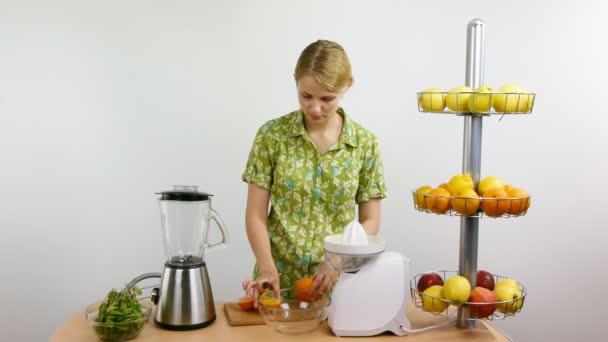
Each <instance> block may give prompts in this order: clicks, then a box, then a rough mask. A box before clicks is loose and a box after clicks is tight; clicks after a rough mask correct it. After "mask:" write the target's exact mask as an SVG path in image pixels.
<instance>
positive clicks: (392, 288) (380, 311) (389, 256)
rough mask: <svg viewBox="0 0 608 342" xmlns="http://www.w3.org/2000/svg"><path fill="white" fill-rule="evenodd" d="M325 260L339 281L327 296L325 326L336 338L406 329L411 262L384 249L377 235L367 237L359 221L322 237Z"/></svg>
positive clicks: (381, 240)
mask: <svg viewBox="0 0 608 342" xmlns="http://www.w3.org/2000/svg"><path fill="white" fill-rule="evenodd" d="M324 252H325V258H326V260H327V262H328V263H329V264H330V265H331V266H332V267H333V268H334V269H335V270H337V271H340V277H339V279H338V281H337V282H336V284H335V286H334V288H333V291H332V296H331V304H330V307H329V314H328V324H329V327H330V328H331V330H332V331H333V333H334V334H335V335H336V336H373V335H378V334H381V333H383V332H386V331H390V332H392V333H394V334H395V335H398V336H403V335H406V334H407V332H408V331H410V330H409V329H410V323H409V321H408V319H407V318H406V315H405V311H406V308H407V302H408V300H409V276H410V260H409V259H408V258H407V257H405V256H404V255H402V254H401V253H398V252H395V251H387V250H386V249H385V242H384V239H382V238H381V237H380V236H374V235H367V234H366V233H365V231H364V230H363V227H362V226H361V225H360V224H359V223H358V222H351V223H350V224H349V225H348V226H347V227H346V228H345V230H344V234H336V235H330V236H327V237H325V240H324Z"/></svg>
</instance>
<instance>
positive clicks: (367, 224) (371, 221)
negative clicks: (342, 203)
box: [359, 199, 381, 235]
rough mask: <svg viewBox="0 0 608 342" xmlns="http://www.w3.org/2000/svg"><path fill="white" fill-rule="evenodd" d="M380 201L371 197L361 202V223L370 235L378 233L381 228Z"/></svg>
mask: <svg viewBox="0 0 608 342" xmlns="http://www.w3.org/2000/svg"><path fill="white" fill-rule="evenodd" d="M380 201H381V200H379V199H371V200H369V201H367V202H363V203H361V204H359V223H361V225H362V226H363V229H365V231H366V232H367V233H368V234H370V235H376V234H378V231H379V230H380Z"/></svg>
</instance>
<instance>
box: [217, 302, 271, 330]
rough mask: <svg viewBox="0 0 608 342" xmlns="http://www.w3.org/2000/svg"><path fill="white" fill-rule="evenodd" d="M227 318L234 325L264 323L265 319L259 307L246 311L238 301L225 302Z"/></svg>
mask: <svg viewBox="0 0 608 342" xmlns="http://www.w3.org/2000/svg"><path fill="white" fill-rule="evenodd" d="M224 312H225V313H226V320H227V321H228V324H230V325H232V326H236V325H257V324H264V319H263V318H262V315H260V312H259V311H258V310H257V309H253V310H249V311H245V310H243V309H241V308H240V307H239V305H238V304H237V303H224Z"/></svg>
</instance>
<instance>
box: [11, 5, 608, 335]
mask: <svg viewBox="0 0 608 342" xmlns="http://www.w3.org/2000/svg"><path fill="white" fill-rule="evenodd" d="M606 6H607V5H605V4H603V3H602V2H601V1H599V0H598V1H578V2H577V5H573V2H571V1H553V2H550V3H549V2H543V4H541V2H540V1H539V2H531V1H503V2H495V1H487V0H485V1H388V0H385V1H373V2H372V1H358V2H356V1H346V0H344V1H314V0H309V1H280V0H274V1H270V0H267V1H245V0H242V1H237V0H218V1H202V0H199V1H193V0H192V1H160V0H156V1H150V0H146V1H143V0H139V1H117V0H114V1H77V0H73V1H69V0H56V1H42V0H38V1H36V0H20V1H8V0H1V1H0V191H1V193H0V228H1V229H2V230H1V231H2V238H1V239H0V277H1V278H0V280H1V281H0V296H1V300H0V303H1V305H2V309H1V310H0V327H1V329H0V339H2V340H5V341H40V340H45V339H47V338H48V337H49V336H50V335H51V334H52V333H53V331H54V330H55V329H56V328H57V327H59V326H60V325H61V324H62V322H64V321H65V320H67V319H69V318H71V317H73V316H74V315H75V314H78V313H80V312H82V310H83V309H84V307H85V305H87V304H89V303H91V302H94V301H96V300H100V299H102V298H103V297H104V296H105V295H106V293H107V291H109V290H110V289H111V288H113V287H120V286H122V285H124V283H125V282H127V281H128V280H130V279H131V278H133V277H134V276H136V275H138V274H141V273H145V272H154V271H157V272H158V271H160V270H161V269H162V265H163V262H164V252H163V247H162V241H161V234H160V219H159V211H158V207H157V203H156V197H157V196H156V195H155V192H158V191H163V190H168V189H170V187H171V185H173V184H196V185H199V186H200V188H201V190H203V191H206V192H210V193H213V194H214V195H215V196H214V198H213V205H214V207H215V208H216V209H217V210H218V211H219V213H220V214H221V216H222V217H223V219H224V221H225V223H226V224H227V226H228V227H229V229H230V232H231V237H232V241H231V243H230V245H229V247H228V248H225V249H221V250H218V251H216V252H215V253H212V254H209V255H208V256H207V258H206V260H207V262H208V265H209V272H210V277H211V281H212V287H213V292H214V295H215V298H216V300H235V299H236V298H238V297H239V296H240V295H241V288H240V283H241V280H242V279H244V278H246V277H248V276H249V275H250V272H251V269H252V266H253V262H254V259H253V256H252V253H251V251H250V249H249V245H248V242H247V238H246V235H245V231H244V208H245V200H246V185H245V184H244V183H242V182H241V179H240V176H241V173H242V171H243V168H244V166H245V161H246V158H247V155H248V152H249V148H250V146H251V143H252V140H253V137H254V134H255V132H256V130H257V128H258V127H259V126H260V125H262V124H263V123H264V122H265V121H267V120H269V119H272V118H275V117H278V116H280V115H282V114H285V113H287V112H289V111H292V110H294V109H297V99H296V91H295V86H294V81H293V78H292V73H293V67H294V65H295V62H296V59H297V57H298V55H299V53H300V52H301V50H302V49H303V48H304V47H305V46H306V45H307V44H308V43H310V42H312V41H314V40H316V39H318V38H325V39H331V40H335V41H338V42H339V43H341V44H342V45H343V46H344V47H345V48H346V50H347V52H348V53H349V55H350V58H351V61H352V64H353V71H354V76H355V84H354V86H353V88H352V89H351V90H350V92H349V93H347V95H346V97H345V98H344V100H343V103H342V105H343V107H344V108H345V109H346V111H347V113H349V114H350V115H351V116H352V118H353V119H354V120H356V121H358V122H359V123H361V124H363V125H364V126H365V127H367V128H368V129H370V130H372V131H373V132H374V133H376V134H377V135H378V137H379V139H380V141H381V148H382V152H383V158H384V166H385V172H386V180H387V183H388V186H389V197H388V198H387V199H386V200H385V201H383V223H382V228H381V234H382V235H383V236H384V238H385V239H387V240H388V241H389V242H390V247H391V248H392V249H394V250H397V251H401V252H403V253H404V254H406V255H408V256H409V257H410V258H411V259H412V260H413V262H414V270H415V272H417V273H419V272H422V271H426V270H432V269H457V267H458V248H459V231H460V229H459V219H458V218H455V217H442V216H436V215H429V214H423V213H419V212H417V211H415V210H414V209H413V204H412V201H411V195H410V190H411V189H413V188H415V187H417V186H420V185H422V184H431V185H433V186H436V185H438V184H439V183H442V182H445V181H447V180H448V179H449V178H450V177H451V176H452V175H454V174H457V173H460V171H461V167H462V161H461V159H462V134H463V132H462V127H463V119H462V118H461V117H456V116H446V115H428V114H422V113H418V112H417V108H416V98H415V96H416V95H415V93H416V92H417V91H420V90H422V89H424V88H427V87H441V88H444V89H446V90H447V89H450V88H452V87H456V86H460V85H462V84H463V83H464V73H465V46H466V26H467V23H468V22H469V21H470V20H471V19H474V18H481V19H483V20H484V21H485V22H486V24H487V29H486V39H487V49H486V74H485V83H487V84H489V85H491V86H493V87H495V88H499V87H500V86H501V85H503V84H504V83H507V82H515V83H518V84H520V85H521V86H523V87H525V88H528V89H530V90H532V91H534V92H536V93H537V94H538V96H537V100H536V104H535V110H534V113H533V114H532V115H521V116H505V117H504V118H502V120H500V117H490V118H486V119H484V122H483V147H482V177H483V176H487V175H496V176H500V177H502V178H503V179H504V180H505V181H507V183H510V184H513V185H516V186H519V187H523V188H525V189H527V190H528V191H529V192H530V193H531V194H532V196H533V201H532V207H531V209H530V211H529V212H528V214H527V215H526V216H524V217H521V218H517V219H496V220H494V219H487V218H486V219H482V220H481V222H480V236H479V262H478V266H479V268H483V269H488V270H490V271H491V272H494V273H496V274H502V275H508V276H511V277H513V278H515V279H518V280H520V281H521V282H522V283H523V284H525V285H526V287H527V289H528V291H529V296H528V297H527V299H526V305H525V307H524V310H523V311H522V312H521V314H520V315H518V316H516V317H514V318H511V319H508V320H505V321H500V322H496V324H497V325H498V326H499V327H500V328H501V329H504V330H505V331H506V332H507V333H508V334H509V335H511V336H512V337H514V338H515V339H516V340H519V341H540V340H554V341H565V340H572V339H575V338H577V339H580V340H583V339H585V340H588V341H594V340H595V341H597V340H600V336H603V335H601V332H603V329H602V327H601V325H602V324H603V323H604V318H603V317H605V304H606V303H605V299H606V290H605V289H606V285H607V280H608V279H607V278H608V277H607V275H606V266H605V263H606V261H607V256H608V252H607V249H606V247H605V245H606V241H607V240H608V239H607V238H608V233H607V232H606V224H605V221H604V217H605V216H604V214H605V213H606V206H607V205H608V202H607V201H606V193H607V192H608V182H607V180H606V179H607V177H606V175H607V174H608V161H607V159H606V158H607V157H606V156H607V155H608V154H607V152H608V151H607V150H608V148H607V147H608V139H607V138H606V135H607V133H606V127H607V125H608V117H607V113H606V112H605V110H606V109H605V106H604V101H605V98H606V79H607V78H608V77H607V76H608V74H607V72H606V66H605V63H606V60H608V53H607V52H608V51H607V47H606V37H607V36H608V24H606V22H605V14H606V13H607V8H606ZM378 290H381V289H378ZM579 336H580V337H579ZM583 337H584V338H583Z"/></svg>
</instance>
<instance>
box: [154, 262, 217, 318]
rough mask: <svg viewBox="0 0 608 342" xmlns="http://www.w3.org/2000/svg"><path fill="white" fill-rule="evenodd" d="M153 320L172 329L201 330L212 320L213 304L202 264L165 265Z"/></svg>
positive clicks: (204, 267) (207, 278)
mask: <svg viewBox="0 0 608 342" xmlns="http://www.w3.org/2000/svg"><path fill="white" fill-rule="evenodd" d="M159 292H160V293H159V294H158V303H157V308H156V315H155V317H154V321H155V322H156V323H157V324H158V325H159V326H160V327H161V328H165V329H171V330H191V329H199V328H204V327H206V326H208V325H210V324H211V323H213V321H215V317H216V315H215V304H214V302H213V294H212V292H211V285H210V283H209V276H208V274H207V266H206V265H205V263H204V262H202V264H199V265H196V266H185V267H184V266H175V265H172V264H169V263H166V264H165V270H164V272H163V276H162V281H161V286H160V291H159Z"/></svg>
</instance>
